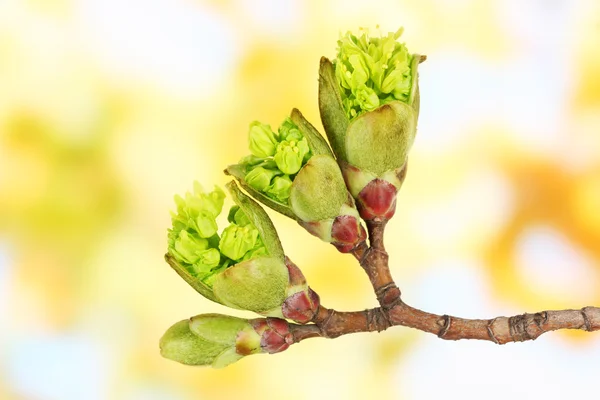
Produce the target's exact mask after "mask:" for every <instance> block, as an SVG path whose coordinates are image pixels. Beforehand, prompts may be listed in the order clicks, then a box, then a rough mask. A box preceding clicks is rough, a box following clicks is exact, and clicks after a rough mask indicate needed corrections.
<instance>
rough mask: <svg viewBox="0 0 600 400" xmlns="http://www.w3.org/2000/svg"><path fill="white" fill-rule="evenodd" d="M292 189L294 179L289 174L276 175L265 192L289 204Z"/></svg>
mask: <svg viewBox="0 0 600 400" xmlns="http://www.w3.org/2000/svg"><path fill="white" fill-rule="evenodd" d="M291 189H292V181H291V179H290V177H289V175H283V176H276V177H275V179H273V183H272V184H271V185H269V186H268V187H267V188H266V189H265V190H264V192H265V193H266V194H267V195H268V196H269V197H271V198H273V199H275V200H277V201H279V202H280V203H283V204H287V202H288V199H289V197H290V191H291Z"/></svg>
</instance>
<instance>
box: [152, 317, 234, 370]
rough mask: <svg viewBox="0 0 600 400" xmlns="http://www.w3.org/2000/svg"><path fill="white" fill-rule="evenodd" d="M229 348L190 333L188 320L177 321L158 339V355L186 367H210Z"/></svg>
mask: <svg viewBox="0 0 600 400" xmlns="http://www.w3.org/2000/svg"><path fill="white" fill-rule="evenodd" d="M229 347H230V346H228V345H224V344H221V343H214V342H210V341H207V340H204V339H202V338H200V337H198V336H197V335H195V334H194V333H192V331H191V330H190V326H189V320H183V321H179V322H178V323H176V324H175V325H173V326H172V327H170V328H169V329H168V330H167V331H166V332H165V334H164V335H163V337H162V338H161V339H160V354H161V355H162V356H163V357H165V358H168V359H170V360H173V361H177V362H179V363H182V364H187V365H211V364H212V363H213V361H214V360H215V359H216V358H217V357H218V356H219V354H221V353H222V352H224V351H225V350H227V349H228V348H229Z"/></svg>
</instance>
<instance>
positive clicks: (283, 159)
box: [273, 138, 310, 175]
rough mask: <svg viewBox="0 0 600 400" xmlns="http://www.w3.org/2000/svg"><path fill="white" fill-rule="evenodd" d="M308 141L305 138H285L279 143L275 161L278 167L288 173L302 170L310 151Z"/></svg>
mask: <svg viewBox="0 0 600 400" xmlns="http://www.w3.org/2000/svg"><path fill="white" fill-rule="evenodd" d="M309 151H310V150H309V149H308V142H307V141H306V139H305V138H302V139H300V140H294V139H292V140H290V141H287V140H283V141H282V142H281V143H279V144H278V145H277V152H276V153H275V157H273V159H274V160H275V163H276V164H277V168H279V170H280V171H281V172H283V173H284V174H286V175H293V174H295V173H297V172H298V171H299V170H300V167H302V162H303V161H304V158H305V157H306V156H307V155H308V153H309Z"/></svg>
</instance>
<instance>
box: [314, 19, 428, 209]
mask: <svg viewBox="0 0 600 400" xmlns="http://www.w3.org/2000/svg"><path fill="white" fill-rule="evenodd" d="M401 34H402V29H400V30H398V31H397V32H395V33H388V34H387V36H384V37H380V38H371V37H369V35H368V32H366V30H365V31H363V32H362V33H361V35H360V36H355V35H353V34H351V33H350V32H348V33H347V34H346V35H345V36H344V37H343V38H342V39H340V40H339V41H338V55H337V58H336V59H335V60H334V62H333V63H331V61H329V60H328V59H326V58H322V59H321V67H320V70H319V109H320V111H321V119H322V121H323V126H324V127H325V132H326V133H327V137H328V138H329V141H330V143H331V146H332V148H333V152H334V153H335V155H336V157H337V160H338V162H339V164H340V167H341V169H342V173H343V175H344V180H345V181H346V185H347V187H348V190H349V191H350V193H351V194H352V196H353V198H354V199H355V200H356V205H357V207H358V210H359V211H360V215H361V217H362V218H363V219H365V220H373V219H381V220H387V219H389V218H391V217H392V216H393V214H394V212H395V206H396V195H397V192H398V190H399V189H400V187H401V186H402V182H403V180H404V177H405V174H406V164H407V159H408V152H409V150H410V147H411V146H412V143H413V140H414V137H415V133H416V126H417V118H418V114H419V88H418V77H417V68H418V64H419V63H420V62H421V61H422V60H424V57H421V56H420V55H418V54H409V53H408V50H407V49H406V46H405V45H404V44H401V43H399V42H397V39H398V38H399V37H400V35H401Z"/></svg>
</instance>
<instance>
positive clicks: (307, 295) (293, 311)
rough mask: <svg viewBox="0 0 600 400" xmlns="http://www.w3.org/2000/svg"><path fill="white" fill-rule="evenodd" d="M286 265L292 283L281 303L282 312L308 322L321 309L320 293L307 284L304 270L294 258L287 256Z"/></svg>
mask: <svg viewBox="0 0 600 400" xmlns="http://www.w3.org/2000/svg"><path fill="white" fill-rule="evenodd" d="M285 265H286V266H287V268H288V272H289V275H290V285H289V287H288V297H287V298H286V299H285V301H284V302H283V304H282V305H281V312H282V314H283V316H284V317H285V318H287V319H291V320H294V321H296V322H298V323H300V324H306V323H307V322H310V321H312V319H313V317H314V316H315V314H316V313H317V312H318V311H319V304H320V301H319V295H318V294H316V293H315V292H314V291H313V290H312V289H311V288H309V287H308V286H307V285H306V279H305V278H304V275H303V274H302V271H300V268H298V267H297V266H296V264H294V263H293V262H292V260H290V259H289V258H287V257H286V258H285Z"/></svg>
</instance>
